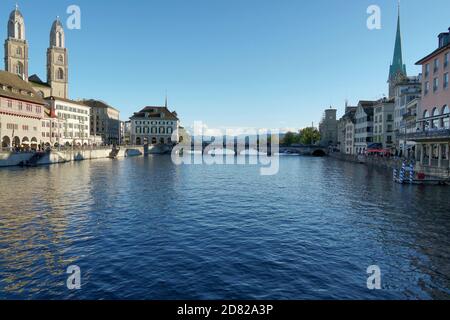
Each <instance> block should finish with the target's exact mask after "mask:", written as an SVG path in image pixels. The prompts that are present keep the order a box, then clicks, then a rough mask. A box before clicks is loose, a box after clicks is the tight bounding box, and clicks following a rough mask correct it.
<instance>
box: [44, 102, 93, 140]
mask: <svg viewBox="0 0 450 320" xmlns="http://www.w3.org/2000/svg"><path fill="white" fill-rule="evenodd" d="M45 100H46V101H47V104H48V106H49V108H50V109H54V110H55V114H56V117H57V118H58V119H59V121H60V123H61V128H60V134H61V141H60V144H61V145H66V146H82V145H90V144H91V143H92V141H91V139H90V126H89V123H90V109H91V108H90V107H88V106H86V105H84V104H82V103H80V102H77V101H73V100H68V99H62V98H57V97H49V98H45Z"/></svg>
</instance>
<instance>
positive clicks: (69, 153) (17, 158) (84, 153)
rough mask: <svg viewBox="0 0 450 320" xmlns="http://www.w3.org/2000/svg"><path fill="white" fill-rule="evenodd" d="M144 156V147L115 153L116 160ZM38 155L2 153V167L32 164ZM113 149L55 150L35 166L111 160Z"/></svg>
mask: <svg viewBox="0 0 450 320" xmlns="http://www.w3.org/2000/svg"><path fill="white" fill-rule="evenodd" d="M143 154H144V147H132V148H121V149H120V150H119V151H118V152H115V153H114V157H116V158H124V157H135V156H141V155H143ZM35 155H36V153H32V152H29V153H15V152H0V167H14V166H19V165H20V164H22V163H26V162H30V161H31V160H32V158H33V157H35ZM112 155H113V149H112V148H111V149H109V148H104V149H85V150H71V149H70V150H60V151H59V150H53V151H50V152H48V153H46V154H43V155H42V156H41V157H40V158H39V159H38V160H37V161H36V163H35V165H37V166H39V165H51V164H57V163H66V162H72V161H84V160H95V159H105V158H110V157H111V156H112Z"/></svg>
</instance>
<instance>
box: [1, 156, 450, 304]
mask: <svg viewBox="0 0 450 320" xmlns="http://www.w3.org/2000/svg"><path fill="white" fill-rule="evenodd" d="M0 188H1V193H0V299H438V298H440V299H449V298H450V232H449V231H450V200H449V199H450V188H446V187H430V186H427V187H420V186H401V185H397V184H394V183H393V182H392V177H391V174H390V173H387V172H385V171H383V170H377V169H370V170H369V169H368V168H367V167H365V166H363V165H356V164H352V163H345V162H340V161H336V160H333V159H328V158H306V157H305V158H304V157H282V158H281V160H280V171H279V173H278V174H277V175H275V176H261V175H260V172H259V168H258V167H257V166H249V165H246V166H245V165H241V166H238V165H234V166H218V165H216V166H206V165H184V166H175V165H174V164H172V162H171V160H170V157H165V156H154V157H146V158H144V157H141V158H129V159H124V160H116V161H114V160H98V161H92V162H89V161H85V162H78V163H72V164H63V165H55V166H50V167H39V168H31V169H20V168H14V169H1V170H0ZM71 265H76V266H78V267H79V268H80V270H81V285H82V287H81V289H80V290H74V291H72V290H68V288H67V286H66V280H67V277H68V274H66V270H67V268H68V266H71ZM371 265H377V266H379V268H380V269H381V281H382V282H381V284H382V289H381V290H375V291H372V290H369V289H368V288H367V278H368V274H367V268H368V267H369V266H371Z"/></svg>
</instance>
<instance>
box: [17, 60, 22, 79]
mask: <svg viewBox="0 0 450 320" xmlns="http://www.w3.org/2000/svg"><path fill="white" fill-rule="evenodd" d="M16 74H18V75H20V76H21V75H22V74H23V64H22V62H20V61H19V62H18V63H17V64H16Z"/></svg>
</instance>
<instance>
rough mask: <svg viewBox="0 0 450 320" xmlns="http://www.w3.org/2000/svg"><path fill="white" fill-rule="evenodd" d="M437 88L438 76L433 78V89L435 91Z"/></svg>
mask: <svg viewBox="0 0 450 320" xmlns="http://www.w3.org/2000/svg"><path fill="white" fill-rule="evenodd" d="M438 88H439V78H434V80H433V91H434V92H436V91H437V90H438Z"/></svg>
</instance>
